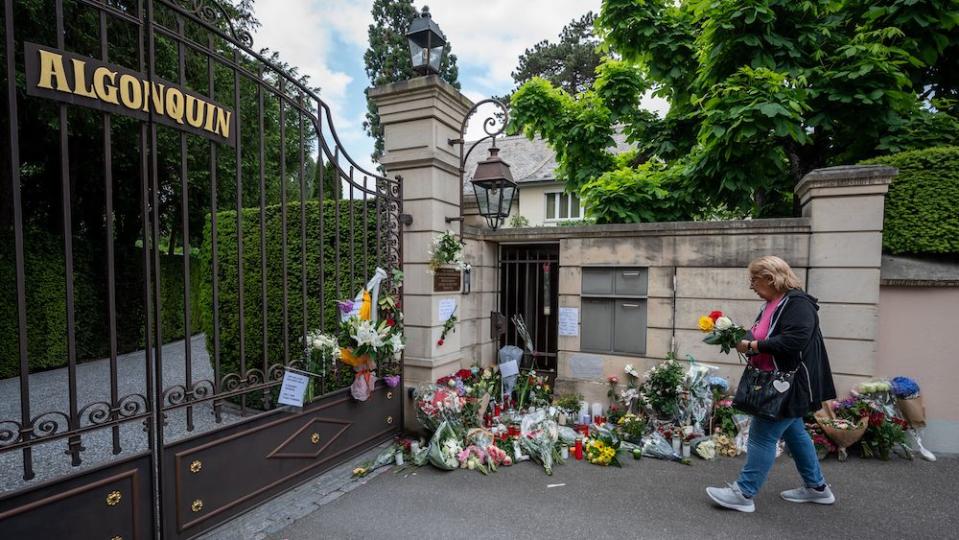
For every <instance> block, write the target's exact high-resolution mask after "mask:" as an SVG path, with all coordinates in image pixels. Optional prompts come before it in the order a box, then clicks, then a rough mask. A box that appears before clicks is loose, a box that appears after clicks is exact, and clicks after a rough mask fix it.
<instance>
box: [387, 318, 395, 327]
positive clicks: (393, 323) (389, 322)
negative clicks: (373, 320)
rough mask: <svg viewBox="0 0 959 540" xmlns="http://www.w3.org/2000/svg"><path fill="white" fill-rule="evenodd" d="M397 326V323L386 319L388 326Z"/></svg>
mask: <svg viewBox="0 0 959 540" xmlns="http://www.w3.org/2000/svg"><path fill="white" fill-rule="evenodd" d="M395 324H396V321H394V320H393V319H386V326H393V325H395Z"/></svg>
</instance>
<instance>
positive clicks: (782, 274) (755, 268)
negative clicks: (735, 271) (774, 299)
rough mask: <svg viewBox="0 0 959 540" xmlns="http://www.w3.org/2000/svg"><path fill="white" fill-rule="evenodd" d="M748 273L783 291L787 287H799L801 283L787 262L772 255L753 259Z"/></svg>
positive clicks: (787, 288)
mask: <svg viewBox="0 0 959 540" xmlns="http://www.w3.org/2000/svg"><path fill="white" fill-rule="evenodd" d="M749 274H750V275H752V276H758V277H761V278H764V279H766V280H767V281H769V283H770V284H771V285H772V287H773V288H774V289H776V290H777V291H779V292H781V293H784V292H786V291H788V290H789V289H801V288H802V283H801V282H800V281H799V278H798V277H796V274H795V272H793V269H792V268H790V267H789V263H787V262H786V261H784V260H782V259H780V258H779V257H776V256H774V255H766V256H763V257H759V258H757V259H753V261H752V262H750V263H749Z"/></svg>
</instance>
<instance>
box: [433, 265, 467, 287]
mask: <svg viewBox="0 0 959 540" xmlns="http://www.w3.org/2000/svg"><path fill="white" fill-rule="evenodd" d="M462 287H463V280H462V275H461V274H460V271H459V270H457V269H455V268H437V269H436V273H434V274H433V292H460V289H461V288H462Z"/></svg>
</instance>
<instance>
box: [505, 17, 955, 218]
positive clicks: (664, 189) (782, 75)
mask: <svg viewBox="0 0 959 540" xmlns="http://www.w3.org/2000/svg"><path fill="white" fill-rule="evenodd" d="M596 24H597V30H598V33H599V35H600V36H601V38H602V42H601V44H600V46H599V47H600V50H601V51H602V52H603V53H605V54H606V57H605V58H604V60H603V62H602V63H601V64H600V65H599V66H598V67H597V69H596V79H595V81H594V83H593V84H592V86H591V87H589V88H587V89H585V90H584V91H582V92H578V93H575V94H573V93H571V92H569V91H567V90H565V89H563V88H557V86H556V85H554V84H552V83H550V82H549V81H547V80H545V79H543V78H534V79H532V80H530V81H529V82H527V83H526V84H524V85H523V86H522V87H521V88H520V89H519V90H518V91H517V92H516V93H515V94H514V95H513V97H512V100H511V105H512V116H513V127H514V129H522V130H523V131H524V132H525V133H526V134H527V135H528V136H534V135H540V136H542V137H544V138H545V139H546V140H547V141H549V143H550V144H551V145H552V146H553V148H554V149H555V150H556V152H557V157H558V161H559V163H560V176H561V178H563V179H564V180H565V181H566V185H567V189H568V190H570V191H576V192H580V193H581V195H582V196H583V199H584V203H585V204H586V206H587V212H590V213H591V214H592V215H593V216H594V217H596V218H597V220H598V221H600V222H605V221H612V222H618V221H646V220H651V219H688V218H692V217H702V216H705V217H708V215H710V214H713V213H715V212H717V211H720V212H732V213H734V214H739V215H747V214H750V215H754V216H767V215H783V214H788V213H790V211H791V207H792V191H793V186H794V185H795V183H796V182H798V180H799V179H800V178H802V176H803V175H804V174H806V173H807V172H809V171H810V170H812V169H815V168H817V167H822V166H828V165H833V164H843V163H854V162H858V161H860V160H862V159H866V158H869V157H873V156H875V155H877V154H880V153H884V152H886V151H890V150H896V151H898V150H905V149H909V148H914V147H917V146H919V145H923V146H924V145H931V144H943V143H954V141H955V137H956V133H957V130H959V122H957V117H956V109H957V106H956V103H957V102H956V101H955V100H954V99H953V98H954V97H955V96H956V94H957V92H959V78H957V76H956V74H957V69H956V63H955V60H954V58H955V51H956V48H957V46H959V2H957V1H956V0H883V1H880V2H876V1H865V0H842V1H833V0H799V1H789V0H746V1H741V0H689V1H681V2H674V1H672V0H649V1H643V2H636V1H633V0H604V2H603V5H602V9H601V12H600V14H599V17H598V18H597V21H596ZM649 91H652V92H653V94H655V95H657V96H660V97H662V98H664V99H666V100H668V102H669V104H670V109H669V112H668V113H667V114H666V115H665V116H664V117H663V118H658V117H656V116H655V115H653V114H652V113H650V112H648V111H645V110H643V109H641V108H640V106H639V103H640V99H641V97H642V96H643V95H644V94H645V93H647V92H649ZM617 130H620V131H622V132H623V133H624V134H625V135H626V137H627V140H628V141H629V142H630V143H632V144H633V145H634V147H635V150H634V151H633V152H630V153H628V154H627V155H624V156H619V157H614V156H613V155H612V154H611V153H610V151H609V149H610V147H612V146H613V139H612V137H613V134H614V133H615V132H616V131H617Z"/></svg>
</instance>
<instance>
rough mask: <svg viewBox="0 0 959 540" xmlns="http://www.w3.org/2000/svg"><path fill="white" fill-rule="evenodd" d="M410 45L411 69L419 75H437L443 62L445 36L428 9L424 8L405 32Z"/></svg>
mask: <svg viewBox="0 0 959 540" xmlns="http://www.w3.org/2000/svg"><path fill="white" fill-rule="evenodd" d="M406 38H407V39H408V40H409V43H410V58H411V60H412V61H413V69H414V70H416V72H417V73H419V74H420V75H431V74H439V72H440V63H441V62H442V61H443V48H444V47H445V46H446V36H444V35H443V31H442V30H440V27H439V25H438V24H436V23H435V22H433V18H432V17H431V16H430V8H428V7H426V6H424V7H423V11H422V12H421V13H420V16H419V17H417V18H415V19H413V22H411V23H410V28H409V30H407V32H406Z"/></svg>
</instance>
